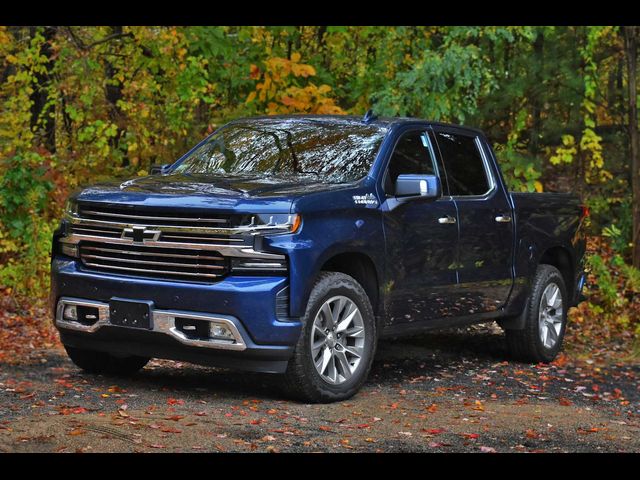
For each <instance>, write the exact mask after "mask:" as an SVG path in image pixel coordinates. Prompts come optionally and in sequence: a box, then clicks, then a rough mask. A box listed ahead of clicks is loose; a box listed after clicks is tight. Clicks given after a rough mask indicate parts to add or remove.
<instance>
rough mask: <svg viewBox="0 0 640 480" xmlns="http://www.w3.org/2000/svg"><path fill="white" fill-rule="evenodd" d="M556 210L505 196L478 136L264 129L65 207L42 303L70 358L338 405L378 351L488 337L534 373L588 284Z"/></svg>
mask: <svg viewBox="0 0 640 480" xmlns="http://www.w3.org/2000/svg"><path fill="white" fill-rule="evenodd" d="M587 214H588V210H587V209H586V208H585V207H584V206H583V205H581V203H580V200H579V199H578V198H577V197H576V196H574V195H570V194H556V193H543V194H537V193H533V194H530V193H510V192H508V190H507V188H506V187H505V183H504V181H503V178H502V175H501V172H500V169H499V166H498V163H497V161H496V157H495V155H494V153H493V151H492V148H491V146H490V145H489V143H488V142H487V139H486V138H485V136H484V134H483V133H482V132H481V131H479V130H475V129H472V128H466V127H460V126H454V125H446V124H441V123H434V122H428V121H423V120H418V119H411V118H377V117H376V116H375V115H373V114H372V113H371V112H368V114H367V115H365V117H364V118H360V117H353V116H320V115H319V116H269V117H256V118H248V119H240V120H236V121H233V122H230V123H228V124H226V125H224V126H223V127H221V128H219V129H218V130H216V131H215V132H214V133H213V134H212V135H210V136H209V137H207V138H206V139H204V140H203V141H202V142H200V143H199V144H198V145H196V146H195V147H194V148H192V149H191V150H190V151H189V152H187V153H186V154H185V155H184V156H182V157H181V158H180V159H178V160H177V161H176V162H175V163H173V164H171V165H163V166H158V167H155V168H154V169H153V170H152V172H151V174H150V175H148V176H144V177H138V178H134V179H131V180H127V181H116V182H111V183H104V184H100V185H95V186H92V187H89V188H85V189H84V190H82V191H80V192H79V193H77V194H75V195H72V197H71V198H70V199H69V201H68V204H67V207H66V212H65V216H64V219H63V220H62V222H61V225H60V228H59V229H58V230H57V231H56V233H55V235H54V239H53V251H52V264H51V275H52V282H51V286H52V287H51V288H52V291H51V302H52V311H53V315H54V319H55V320H54V321H55V325H56V327H57V328H58V329H59V332H60V337H61V340H62V343H63V344H64V346H65V348H66V350H67V352H68V354H69V357H70V358H71V360H72V361H73V362H74V363H75V364H76V365H78V366H79V367H80V368H82V369H83V370H85V371H88V372H94V373H107V374H130V373H132V372H135V371H137V370H139V369H141V368H142V367H144V365H145V364H146V363H147V362H148V360H149V358H152V357H157V358H169V359H177V360H182V361H189V362H194V363H199V364H205V365H213V366H220V367H228V368H234V369H240V370H242V369H244V370H250V371H259V372H270V373H278V374H283V375H282V377H281V378H282V380H283V381H282V384H283V385H284V386H285V388H286V390H287V391H288V393H289V394H290V395H291V396H294V397H296V398H298V399H301V400H304V401H311V402H329V401H335V400H341V399H346V398H349V397H350V396H352V395H353V394H354V393H356V392H357V391H358V389H359V388H360V387H361V386H362V384H363V382H364V381H365V379H366V377H367V375H368V373H369V370H370V368H371V364H372V361H373V358H374V354H375V351H376V345H377V343H378V342H379V341H380V340H381V339H383V338H385V337H397V336H400V335H406V334H412V333H417V332H422V331H424V330H426V329H432V328H446V327H454V326H460V325H465V324H471V323H480V322H492V321H497V322H498V323H499V324H500V326H501V327H502V328H503V329H504V330H505V336H506V342H507V345H508V350H509V352H510V354H511V355H512V357H514V358H516V359H518V360H522V361H528V362H549V361H552V360H553V359H554V357H555V356H556V355H557V354H558V352H559V350H560V348H561V344H562V339H563V336H564V332H565V328H566V323H567V310H568V309H569V308H570V307H571V306H574V305H576V304H577V303H578V302H579V301H580V300H581V298H582V295H581V291H582V288H583V285H584V282H585V275H584V271H583V256H584V251H585V241H584V237H583V234H582V229H581V226H582V223H583V220H584V218H585V216H586V215H587Z"/></svg>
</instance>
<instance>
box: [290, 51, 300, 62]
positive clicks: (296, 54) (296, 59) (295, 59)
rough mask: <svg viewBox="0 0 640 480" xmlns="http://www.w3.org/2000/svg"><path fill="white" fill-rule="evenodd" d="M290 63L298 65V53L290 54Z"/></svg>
mask: <svg viewBox="0 0 640 480" xmlns="http://www.w3.org/2000/svg"><path fill="white" fill-rule="evenodd" d="M291 61H292V62H294V63H298V62H299V61H300V54H299V53H298V52H295V53H292V54H291Z"/></svg>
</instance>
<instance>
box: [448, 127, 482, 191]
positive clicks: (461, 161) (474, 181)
mask: <svg viewBox="0 0 640 480" xmlns="http://www.w3.org/2000/svg"><path fill="white" fill-rule="evenodd" d="M436 139H437V142H438V147H439V148H440V153H441V154H442V161H443V162H444V168H445V170H446V171H447V180H448V181H449V191H450V194H451V195H455V196H458V195H484V194H485V193H487V192H488V191H489V179H488V178H487V172H486V170H485V168H484V162H483V161H482V156H481V155H480V151H479V150H478V145H477V144H476V141H475V137H469V136H466V135H458V134H455V135H454V134H452V133H445V132H436Z"/></svg>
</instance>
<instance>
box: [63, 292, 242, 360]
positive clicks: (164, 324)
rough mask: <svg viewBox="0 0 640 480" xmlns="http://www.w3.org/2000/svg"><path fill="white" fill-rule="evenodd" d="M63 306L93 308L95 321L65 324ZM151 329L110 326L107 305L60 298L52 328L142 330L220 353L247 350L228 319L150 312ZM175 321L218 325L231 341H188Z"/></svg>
mask: <svg viewBox="0 0 640 480" xmlns="http://www.w3.org/2000/svg"><path fill="white" fill-rule="evenodd" d="M67 305H78V306H86V307H94V308H97V309H98V320H97V321H96V322H95V323H94V324H92V325H83V324H82V323H80V322H76V321H71V320H65V319H64V318H63V312H64V308H65V306H67ZM151 318H152V327H153V328H152V329H151V330H143V329H137V328H131V327H123V326H120V325H112V324H111V323H110V322H109V304H107V303H102V302H96V301H93V300H85V299H81V298H71V297H62V298H60V300H58V305H57V307H56V318H55V322H56V325H57V326H58V327H60V328H65V329H68V330H75V331H79V332H85V333H93V332H96V331H97V330H99V329H100V328H102V327H104V326H111V327H116V328H125V329H128V330H142V331H149V332H159V333H164V334H166V335H170V336H172V337H173V338H175V339H176V340H178V341H179V342H181V343H183V344H185V345H189V346H195V347H205V348H216V349H222V350H240V351H241V350H245V349H246V348H247V345H246V342H245V340H244V338H243V337H242V334H241V333H240V331H239V330H238V328H237V327H236V325H235V324H234V323H233V322H232V321H231V320H230V319H229V317H225V316H221V315H214V314H210V313H200V312H187V311H182V310H155V309H152V310H151ZM176 318H188V319H191V320H204V321H207V322H212V323H218V324H222V325H224V326H225V327H227V328H228V329H229V330H230V331H231V333H232V334H233V336H234V341H228V340H217V339H209V340H197V339H191V338H188V337H187V336H186V335H185V334H184V333H183V332H181V331H180V330H178V329H177V328H176V324H175V319H176Z"/></svg>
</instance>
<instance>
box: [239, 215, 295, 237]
mask: <svg viewBox="0 0 640 480" xmlns="http://www.w3.org/2000/svg"><path fill="white" fill-rule="evenodd" d="M300 225H302V216H301V215H299V214H297V213H291V214H290V213H284V214H282V213H279V214H271V213H261V214H255V215H247V216H246V217H245V218H244V219H243V221H242V223H241V226H240V228H243V229H245V230H246V231H247V232H248V233H250V234H259V233H261V234H265V235H273V234H285V233H296V232H297V231H298V230H299V229H300Z"/></svg>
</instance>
